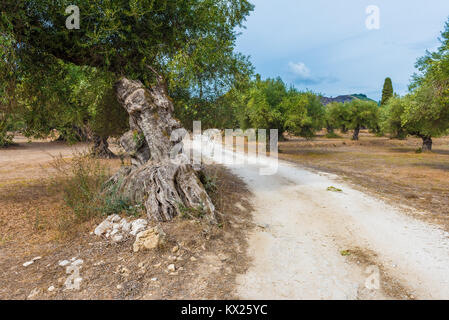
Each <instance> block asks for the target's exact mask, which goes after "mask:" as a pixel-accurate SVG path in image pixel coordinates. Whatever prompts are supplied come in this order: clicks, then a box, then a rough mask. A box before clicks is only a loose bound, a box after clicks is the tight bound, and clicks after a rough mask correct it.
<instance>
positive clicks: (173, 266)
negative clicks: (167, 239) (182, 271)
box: [167, 263, 176, 272]
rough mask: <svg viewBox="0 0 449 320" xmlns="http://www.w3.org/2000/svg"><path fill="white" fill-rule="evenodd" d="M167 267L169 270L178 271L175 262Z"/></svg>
mask: <svg viewBox="0 0 449 320" xmlns="http://www.w3.org/2000/svg"><path fill="white" fill-rule="evenodd" d="M167 269H168V271H173V272H174V271H176V267H175V265H174V264H173V263H172V264H170V265H168V267H167Z"/></svg>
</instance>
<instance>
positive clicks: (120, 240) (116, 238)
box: [112, 234, 124, 243]
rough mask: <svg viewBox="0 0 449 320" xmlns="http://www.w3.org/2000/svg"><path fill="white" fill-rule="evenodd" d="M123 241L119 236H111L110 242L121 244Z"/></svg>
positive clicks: (121, 236)
mask: <svg viewBox="0 0 449 320" xmlns="http://www.w3.org/2000/svg"><path fill="white" fill-rule="evenodd" d="M123 240H124V237H123V235H121V234H116V235H113V236H112V241H113V242H116V243H118V242H122V241H123Z"/></svg>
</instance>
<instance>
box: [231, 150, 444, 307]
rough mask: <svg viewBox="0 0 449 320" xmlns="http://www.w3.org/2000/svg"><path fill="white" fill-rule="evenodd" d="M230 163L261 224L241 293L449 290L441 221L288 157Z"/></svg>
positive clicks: (337, 295) (420, 293)
mask: <svg viewBox="0 0 449 320" xmlns="http://www.w3.org/2000/svg"><path fill="white" fill-rule="evenodd" d="M225 153H226V157H227V160H228V161H229V160H230V158H231V157H233V156H235V155H233V154H232V153H231V152H230V151H225ZM239 157H241V155H239V154H237V158H239ZM246 159H248V157H246ZM249 159H250V160H251V157H249ZM252 160H254V159H252ZM267 163H270V162H269V160H268V162H267ZM265 165H266V164H265ZM227 166H228V167H229V168H231V169H232V171H233V172H234V173H235V174H237V175H239V176H240V177H241V178H242V179H243V181H245V182H246V183H247V184H248V186H249V188H250V190H251V191H252V193H253V194H254V197H253V199H252V200H253V206H254V208H255V212H254V213H253V214H254V219H255V222H256V224H257V225H258V226H259V228H257V229H256V231H255V232H253V233H252V234H251V237H250V245H249V251H248V252H249V254H250V256H251V257H252V259H253V263H252V267H250V269H249V271H248V273H246V274H244V275H242V276H240V277H239V278H238V282H239V284H240V285H239V287H238V289H237V291H238V294H239V296H240V297H241V298H244V299H389V298H394V299H415V298H416V299H437V298H440V299H441V298H443V299H448V298H449V277H448V276H447V275H448V274H449V240H448V237H449V234H448V233H447V232H445V231H443V230H442V229H440V228H439V227H437V226H435V225H431V224H428V223H425V222H423V221H420V220H416V219H414V218H412V217H410V216H408V215H406V214H404V213H403V212H401V211H400V209H398V208H396V207H393V206H391V205H388V204H386V203H384V202H382V201H380V200H378V199H376V198H374V197H372V196H369V195H367V194H364V193H363V192H360V191H358V190H355V189H354V188H352V187H351V186H350V185H349V184H347V183H344V182H343V181H341V179H338V177H337V176H332V175H329V174H325V173H314V172H311V171H308V170H306V169H305V168H303V167H300V166H297V165H294V164H291V163H287V162H284V161H280V162H279V167H278V170H277V173H276V174H274V175H267V176H263V175H260V171H259V169H260V167H261V165H258V164H248V163H247V164H246V165H244V166H236V165H231V164H227ZM262 166H263V165H262ZM332 186H333V187H335V188H336V189H333V190H335V191H328V188H329V187H332ZM338 189H340V190H341V191H339V190H338ZM375 270H378V274H379V276H380V277H379V278H380V279H379V287H378V288H377V286H375V285H374V286H373V285H372V279H373V278H372V277H373V276H374V274H375V273H376V272H375ZM367 281H368V282H367Z"/></svg>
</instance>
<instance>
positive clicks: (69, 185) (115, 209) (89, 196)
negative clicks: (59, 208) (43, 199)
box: [52, 154, 142, 222]
mask: <svg viewBox="0 0 449 320" xmlns="http://www.w3.org/2000/svg"><path fill="white" fill-rule="evenodd" d="M52 167H53V168H54V169H55V174H54V178H53V186H54V187H56V188H58V189H60V190H61V191H62V193H63V198H64V202H65V204H66V206H67V207H68V208H69V209H70V213H71V214H72V217H71V218H72V220H73V222H84V221H87V220H89V219H91V218H93V217H98V216H105V215H111V214H120V213H126V214H128V215H133V216H137V215H139V214H140V213H141V211H142V205H141V204H133V203H132V201H131V200H130V199H128V198H126V197H124V196H123V195H122V194H121V193H120V192H119V191H118V190H119V187H120V185H119V184H118V185H115V186H114V187H113V188H111V189H109V190H108V191H107V192H105V191H103V186H104V184H105V182H106V181H107V180H108V179H109V177H110V176H111V174H110V170H109V169H108V167H107V166H105V165H104V164H103V163H102V161H101V160H98V159H95V158H92V157H90V156H88V155H85V154H77V155H75V156H74V158H73V159H64V158H62V156H59V157H56V158H55V159H54V160H53V163H52ZM66 218H67V217H66Z"/></svg>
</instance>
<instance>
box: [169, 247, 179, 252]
mask: <svg viewBox="0 0 449 320" xmlns="http://www.w3.org/2000/svg"><path fill="white" fill-rule="evenodd" d="M178 251H179V247H178V246H174V247H173V248H172V249H171V252H173V253H176V252H178Z"/></svg>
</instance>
